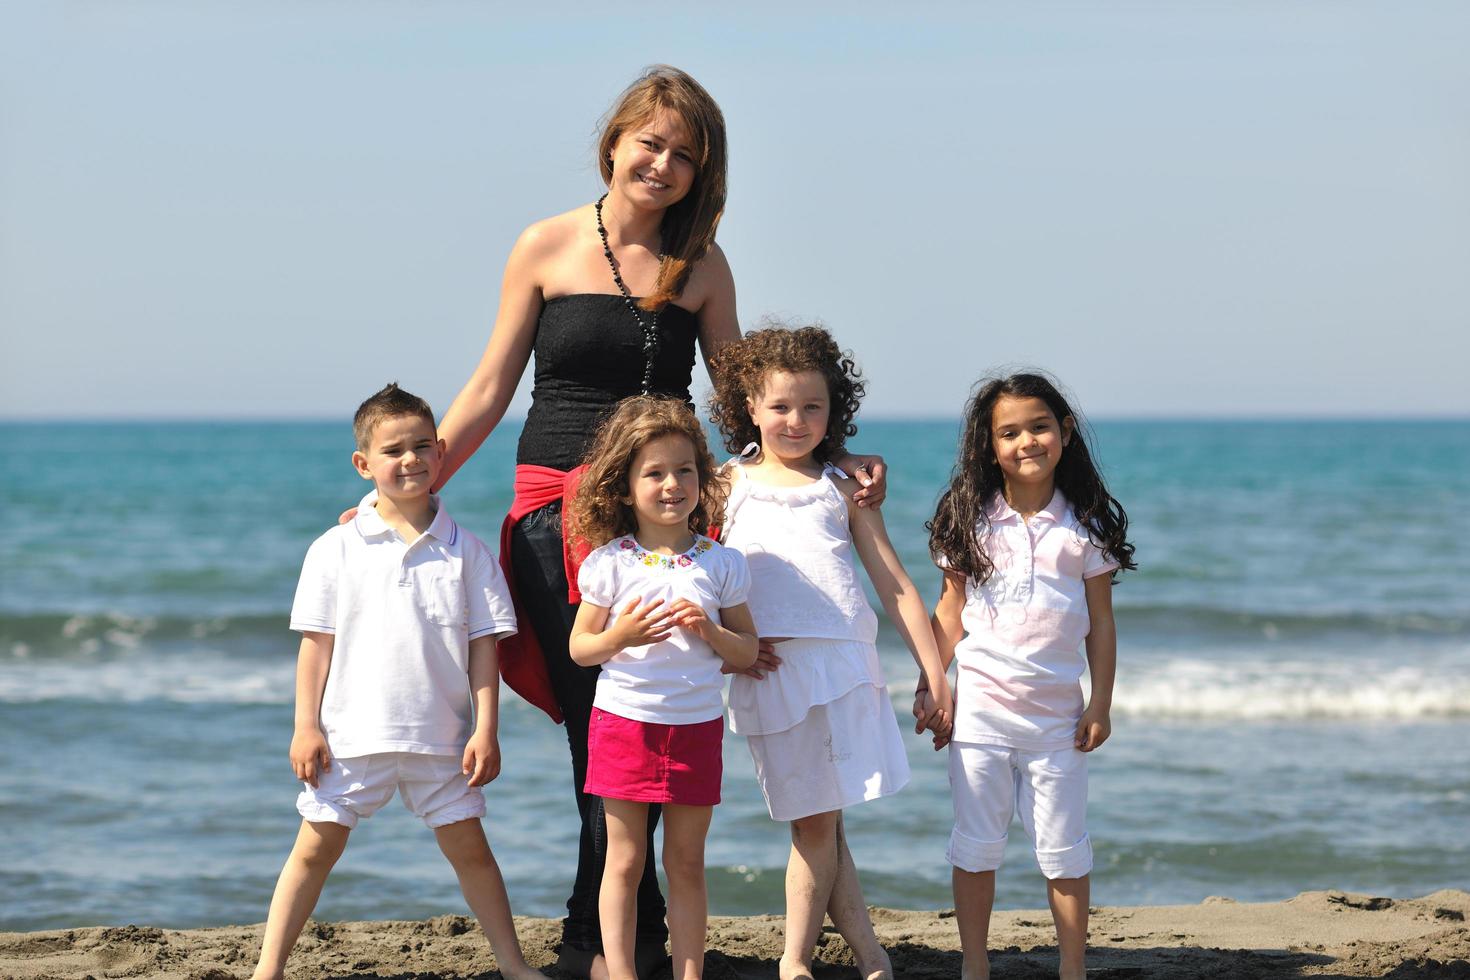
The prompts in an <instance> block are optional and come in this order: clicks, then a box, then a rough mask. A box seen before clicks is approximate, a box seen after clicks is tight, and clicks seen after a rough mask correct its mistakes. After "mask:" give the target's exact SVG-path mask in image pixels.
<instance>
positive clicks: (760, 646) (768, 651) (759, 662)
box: [720, 636, 781, 681]
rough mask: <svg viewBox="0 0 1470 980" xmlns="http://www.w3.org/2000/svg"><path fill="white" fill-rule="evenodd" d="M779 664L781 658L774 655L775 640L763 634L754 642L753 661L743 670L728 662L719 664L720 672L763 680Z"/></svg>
mask: <svg viewBox="0 0 1470 980" xmlns="http://www.w3.org/2000/svg"><path fill="white" fill-rule="evenodd" d="M779 666H781V658H780V657H778V656H776V641H775V640H773V639H771V638H770V637H767V636H763V637H761V638H760V641H759V642H758V643H757V644H756V648H755V663H753V664H751V665H750V666H749V667H747V668H745V669H744V670H741V669H740V668H739V667H732V666H731V665H730V664H729V663H728V662H726V663H722V664H720V673H722V674H744V675H745V676H746V677H752V678H754V679H756V680H758V681H761V680H765V679H766V675H767V674H769V673H770V672H771V671H773V670H775V669H776V668H777V667H779Z"/></svg>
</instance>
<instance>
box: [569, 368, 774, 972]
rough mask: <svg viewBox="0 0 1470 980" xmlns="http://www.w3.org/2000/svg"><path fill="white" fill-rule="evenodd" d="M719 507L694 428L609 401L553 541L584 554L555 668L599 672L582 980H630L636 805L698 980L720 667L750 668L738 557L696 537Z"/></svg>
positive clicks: (681, 964)
mask: <svg viewBox="0 0 1470 980" xmlns="http://www.w3.org/2000/svg"><path fill="white" fill-rule="evenodd" d="M724 505H725V483H724V481H723V479H721V478H720V476H719V475H718V474H717V473H716V472H715V467H714V461H713V460H712V459H711V457H710V454H709V449H708V447H707V446H706V445H705V439H704V431H703V429H702V428H701V427H700V424H699V421H698V419H696V418H695V417H694V415H693V413H691V412H690V411H689V409H688V408H687V407H686V406H685V405H684V404H683V403H682V402H679V401H675V400H673V399H666V398H655V397H650V396H646V395H640V396H636V397H633V398H629V399H626V400H625V401H623V402H621V403H620V404H619V405H618V408H617V410H616V411H615V412H614V413H613V415H612V417H611V418H610V419H608V421H607V423H606V424H605V425H604V426H603V428H602V430H601V432H600V433H599V434H598V437H597V440H596V442H595V443H594V444H593V447H592V450H591V452H590V453H589V455H588V461H587V470H586V472H585V473H584V474H583V476H582V479H581V482H580V484H579V486H578V488H577V493H576V496H575V498H574V500H573V504H572V513H571V515H570V517H571V522H572V523H571V526H570V527H569V528H568V530H569V532H570V533H573V534H574V535H575V536H576V537H578V538H580V539H582V540H583V541H585V542H586V543H587V544H588V545H592V546H596V548H595V550H594V551H593V552H592V553H591V554H589V555H588V556H587V557H586V559H585V560H584V561H583V562H582V566H581V570H580V571H579V572H578V575H577V584H578V587H579V589H580V590H581V593H582V604H581V606H580V607H579V608H578V610H577V618H576V621H575V623H574V624H573V626H572V635H571V655H572V659H573V660H575V661H576V662H577V663H579V664H582V665H583V666H588V667H590V666H598V665H600V666H601V668H602V672H601V674H600V675H599V676H598V679H597V693H596V697H595V698H594V700H593V703H592V721H591V725H590V727H589V729H588V736H587V749H588V762H587V782H586V786H585V788H584V791H585V792H586V793H588V794H590V795H594V796H598V797H601V798H602V801H603V807H604V810H605V814H606V818H607V835H608V839H607V866H606V870H605V871H604V873H603V878H602V889H601V892H600V893H599V896H598V912H599V917H600V919H601V923H602V942H603V958H602V961H601V962H598V961H594V963H593V975H594V976H602V975H606V976H608V977H610V978H612V980H636V976H635V971H634V963H633V945H634V931H635V926H636V915H635V911H634V898H635V895H636V893H637V889H638V882H639V879H640V878H641V877H642V875H643V865H644V861H646V860H647V858H648V856H647V854H646V853H645V850H646V844H645V842H646V840H647V827H648V819H649V808H650V807H652V806H662V808H663V825H664V872H665V874H667V875H668V880H669V905H668V926H669V940H670V946H671V951H672V954H673V967H674V978H675V980H696V978H698V977H700V976H701V974H702V972H703V969H704V939H705V919H706V897H705V885H704V839H705V835H706V833H707V832H708V830H709V824H710V816H711V813H712V810H713V807H714V805H715V804H716V803H718V802H720V776H721V771H722V766H721V760H720V743H721V738H722V734H723V731H724V703H723V699H722V697H721V692H722V688H723V686H724V685H723V680H724V678H723V677H722V676H721V672H720V668H721V667H722V666H723V665H725V664H729V665H730V667H731V668H732V669H740V670H743V669H745V668H747V667H749V666H750V665H751V664H753V663H755V659H756V637H755V626H754V625H753V623H752V622H751V617H750V612H749V610H747V609H746V606H745V599H746V594H747V593H748V592H749V589H750V573H749V572H748V571H747V569H746V565H745V559H744V558H743V557H742V556H741V554H740V553H739V552H738V551H734V550H731V549H729V548H725V547H722V546H721V545H719V544H717V543H716V542H714V541H713V540H711V539H710V538H708V537H706V536H705V535H704V533H703V532H704V531H705V530H707V529H708V528H709V527H710V526H711V525H712V524H717V523H719V522H720V521H722V520H723V518H724ZM604 967H605V969H606V973H605V974H604V972H603V968H604Z"/></svg>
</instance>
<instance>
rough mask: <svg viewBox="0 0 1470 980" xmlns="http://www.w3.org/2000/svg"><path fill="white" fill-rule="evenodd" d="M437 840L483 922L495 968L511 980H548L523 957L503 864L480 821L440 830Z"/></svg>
mask: <svg viewBox="0 0 1470 980" xmlns="http://www.w3.org/2000/svg"><path fill="white" fill-rule="evenodd" d="M434 837H435V838H436V839H437V840H438V841H439V850H441V851H443V852H444V856H445V857H446V858H448V859H449V863H450V864H451V865H452V866H453V867H454V873H455V875H456V877H458V878H459V890H460V891H462V892H463V893H464V900H465V902H466V903H467V904H468V905H469V907H470V911H471V912H473V913H475V918H476V919H478V920H479V921H480V928H481V929H483V930H485V938H486V939H488V940H490V949H491V950H492V951H493V952H494V953H495V965H496V966H497V967H498V968H499V969H500V972H501V974H502V975H503V976H505V977H507V978H508V980H530V978H534V977H542V978H543V980H544V978H545V976H546V975H545V974H544V973H541V972H540V971H539V970H533V969H531V967H530V965H529V964H528V963H526V958H525V957H524V956H523V955H522V954H521V942H520V940H519V939H517V938H516V927H515V922H514V921H513V920H512V919H511V917H510V897H509V896H508V895H506V893H505V879H504V878H502V877H501V876H500V865H498V864H496V863H495V855H494V854H492V853H490V844H489V842H488V841H486V840H485V828H484V827H483V826H482V825H481V824H480V821H479V819H478V818H473V819H469V820H461V821H459V822H458V823H452V824H449V825H448V826H445V827H436V828H434Z"/></svg>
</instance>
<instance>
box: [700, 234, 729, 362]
mask: <svg viewBox="0 0 1470 980" xmlns="http://www.w3.org/2000/svg"><path fill="white" fill-rule="evenodd" d="M695 275H697V276H698V277H699V279H700V282H699V287H700V289H701V291H702V292H703V294H704V302H703V303H701V304H700V305H699V309H698V310H696V311H695V315H696V316H697V317H698V318H699V352H700V354H701V355H703V357H704V367H705V370H706V371H708V372H709V375H710V377H711V378H713V377H714V376H715V372H714V368H713V367H711V366H710V365H711V363H712V362H713V360H714V356H715V355H716V354H718V353H719V351H720V348H721V347H724V346H725V345H726V344H728V343H730V342H731V341H732V340H739V339H740V320H739V319H738V318H737V317H736V316H735V277H734V275H732V274H731V272H730V263H729V262H728V261H726V260H725V253H724V252H723V251H721V250H720V246H718V245H712V246H710V250H709V252H707V253H706V254H705V256H704V258H703V259H701V260H700V261H699V268H698V269H697V270H696V272H695Z"/></svg>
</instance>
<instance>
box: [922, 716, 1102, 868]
mask: <svg viewBox="0 0 1470 980" xmlns="http://www.w3.org/2000/svg"><path fill="white" fill-rule="evenodd" d="M949 788H950V792H951V795H952V796H953V798H954V831H953V832H952V833H951V834H950V836H949V853H948V855H947V856H948V858H949V863H950V864H952V865H954V866H955V867H956V868H959V869H960V870H961V871H994V870H995V869H996V868H999V867H1000V865H1001V859H1002V858H1003V857H1004V855H1005V849H1006V832H1007V829H1008V828H1009V827H1010V824H1011V814H1012V813H1019V814H1020V816H1021V826H1022V827H1023V828H1024V829H1025V831H1026V833H1027V835H1028V836H1030V838H1031V839H1032V841H1034V842H1035V844H1036V863H1037V864H1038V865H1040V866H1041V873H1042V874H1044V875H1045V876H1046V877H1048V878H1081V877H1082V876H1083V875H1085V874H1087V873H1088V872H1090V871H1091V870H1092V842H1091V841H1089V840H1088V838H1087V756H1086V755H1085V754H1084V753H1082V752H1079V751H1078V750H1077V749H1075V748H1070V747H1068V748H1065V749H1052V750H1050V751H1047V752H1028V751H1025V750H1023V749H1013V748H1009V747H1008V746H1004V745H979V744H976V743H974V742H951V743H950V746H949Z"/></svg>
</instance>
